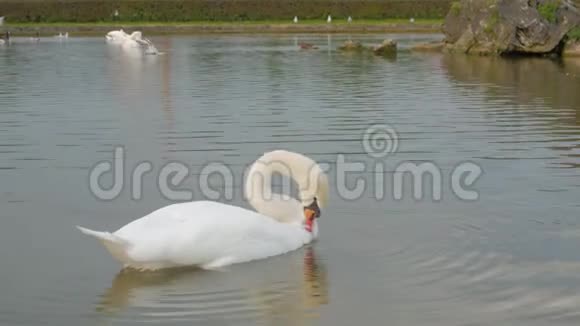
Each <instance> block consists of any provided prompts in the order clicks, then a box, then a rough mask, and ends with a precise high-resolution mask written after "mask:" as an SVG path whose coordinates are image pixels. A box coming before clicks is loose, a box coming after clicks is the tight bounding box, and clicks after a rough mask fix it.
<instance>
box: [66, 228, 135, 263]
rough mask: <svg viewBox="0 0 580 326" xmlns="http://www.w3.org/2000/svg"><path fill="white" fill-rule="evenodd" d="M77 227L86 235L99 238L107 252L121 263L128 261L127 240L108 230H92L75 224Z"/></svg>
mask: <svg viewBox="0 0 580 326" xmlns="http://www.w3.org/2000/svg"><path fill="white" fill-rule="evenodd" d="M77 229H79V230H80V231H81V232H82V233H84V234H86V235H90V236H92V237H94V238H97V239H98V240H100V241H101V242H102V243H103V245H104V246H105V248H107V250H108V251H109V253H110V254H111V255H112V256H113V257H114V258H115V259H117V260H118V261H120V262H122V263H128V262H129V261H130V259H129V257H128V256H127V248H128V247H129V243H128V242H127V241H125V240H123V239H122V238H120V237H118V236H116V235H114V234H112V233H109V232H100V231H93V230H89V229H87V228H83V227H81V226H77Z"/></svg>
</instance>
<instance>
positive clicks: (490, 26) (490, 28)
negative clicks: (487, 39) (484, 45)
mask: <svg viewBox="0 0 580 326" xmlns="http://www.w3.org/2000/svg"><path fill="white" fill-rule="evenodd" d="M499 19H500V17H499V9H498V8H493V9H492V12H491V14H490V15H489V18H488V19H487V22H486V24H485V28H484V32H486V33H487V34H492V33H494V32H495V28H496V26H497V24H499Z"/></svg>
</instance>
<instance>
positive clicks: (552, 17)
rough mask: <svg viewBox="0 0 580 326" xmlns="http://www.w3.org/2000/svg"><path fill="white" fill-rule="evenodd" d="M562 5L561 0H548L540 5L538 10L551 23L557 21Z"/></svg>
mask: <svg viewBox="0 0 580 326" xmlns="http://www.w3.org/2000/svg"><path fill="white" fill-rule="evenodd" d="M559 7H560V0H550V1H546V2H544V3H542V4H540V5H539V6H538V12H539V13H540V15H541V16H542V17H544V19H545V20H547V21H549V22H550V23H552V24H553V23H556V19H557V18H558V16H557V11H558V8H559Z"/></svg>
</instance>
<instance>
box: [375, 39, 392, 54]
mask: <svg viewBox="0 0 580 326" xmlns="http://www.w3.org/2000/svg"><path fill="white" fill-rule="evenodd" d="M372 50H373V53H374V54H376V55H392V54H394V53H397V41H395V40H391V39H386V40H384V41H383V43H381V44H379V45H377V46H374V47H373V48H372Z"/></svg>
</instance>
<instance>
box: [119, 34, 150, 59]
mask: <svg viewBox="0 0 580 326" xmlns="http://www.w3.org/2000/svg"><path fill="white" fill-rule="evenodd" d="M121 48H122V49H123V50H125V51H134V50H138V51H142V53H143V54H152V55H155V54H159V51H158V50H157V48H156V47H155V45H153V42H151V41H150V40H149V39H146V38H143V37H142V35H141V32H133V34H131V35H130V36H129V37H127V38H126V39H125V40H124V41H123V43H122V44H121Z"/></svg>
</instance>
